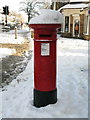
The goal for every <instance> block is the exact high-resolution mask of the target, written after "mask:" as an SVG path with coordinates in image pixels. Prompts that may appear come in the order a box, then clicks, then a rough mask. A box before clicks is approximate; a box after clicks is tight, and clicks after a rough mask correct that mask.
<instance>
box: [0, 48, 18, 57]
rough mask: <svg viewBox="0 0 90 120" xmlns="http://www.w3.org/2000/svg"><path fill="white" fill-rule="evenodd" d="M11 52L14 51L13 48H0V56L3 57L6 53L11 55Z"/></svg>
mask: <svg viewBox="0 0 90 120" xmlns="http://www.w3.org/2000/svg"><path fill="white" fill-rule="evenodd" d="M13 53H16V50H15V49H9V48H0V58H3V57H5V56H7V55H12V54H13Z"/></svg>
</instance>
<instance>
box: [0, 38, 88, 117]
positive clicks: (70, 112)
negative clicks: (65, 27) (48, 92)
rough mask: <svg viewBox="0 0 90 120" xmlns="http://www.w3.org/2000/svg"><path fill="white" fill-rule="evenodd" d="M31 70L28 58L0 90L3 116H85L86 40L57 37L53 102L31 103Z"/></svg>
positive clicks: (86, 89) (86, 110)
mask: <svg viewBox="0 0 90 120" xmlns="http://www.w3.org/2000/svg"><path fill="white" fill-rule="evenodd" d="M33 71H34V70H33V58H32V60H30V61H29V63H28V65H27V67H26V69H25V71H24V72H22V73H21V74H19V76H18V77H17V78H16V79H14V80H13V81H12V82H11V83H10V85H8V86H6V87H4V91H3V92H2V93H1V92H0V96H1V95H2V97H0V99H1V98H2V101H1V100H0V101H1V102H2V103H1V102H0V104H1V105H2V110H0V112H1V111H2V117H3V118H88V41H84V40H80V39H68V38H59V39H58V41H57V90H58V101H57V103H56V104H53V105H48V106H46V107H41V108H36V107H34V106H33V81H34V80H33ZM0 115H1V114H0ZM0 117H1V116H0Z"/></svg>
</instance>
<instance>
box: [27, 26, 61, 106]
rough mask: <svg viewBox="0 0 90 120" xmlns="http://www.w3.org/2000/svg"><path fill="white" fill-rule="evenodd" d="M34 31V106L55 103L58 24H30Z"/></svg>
mask: <svg viewBox="0 0 90 120" xmlns="http://www.w3.org/2000/svg"><path fill="white" fill-rule="evenodd" d="M29 26H30V27H31V28H33V29H34V106H36V107H42V106H46V105H48V104H53V103H56V102H57V87H56V55H57V53H56V40H57V35H56V28H60V27H61V25H60V24H30V25H29Z"/></svg>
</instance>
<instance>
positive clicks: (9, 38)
mask: <svg viewBox="0 0 90 120" xmlns="http://www.w3.org/2000/svg"><path fill="white" fill-rule="evenodd" d="M23 33H24V34H25V33H26V34H27V33H29V30H28V29H21V30H17V39H15V30H11V31H10V32H7V33H6V32H5V33H4V32H2V33H1V35H0V43H4V44H5V43H10V44H22V43H24V42H25V39H24V37H23V36H20V35H18V34H23ZM29 35H30V34H29Z"/></svg>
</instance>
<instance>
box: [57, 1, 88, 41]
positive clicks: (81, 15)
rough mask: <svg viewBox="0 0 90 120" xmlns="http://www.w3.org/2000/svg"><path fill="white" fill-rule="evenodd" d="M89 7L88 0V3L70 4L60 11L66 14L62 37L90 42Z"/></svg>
mask: <svg viewBox="0 0 90 120" xmlns="http://www.w3.org/2000/svg"><path fill="white" fill-rule="evenodd" d="M82 1H83V0H82ZM89 5H90V3H89V2H88V0H87V2H70V3H69V4H67V5H65V6H63V7H61V8H60V9H59V11H60V12H62V13H63V14H64V24H63V28H62V34H61V35H62V36H65V37H77V38H83V39H87V40H90V13H89Z"/></svg>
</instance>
